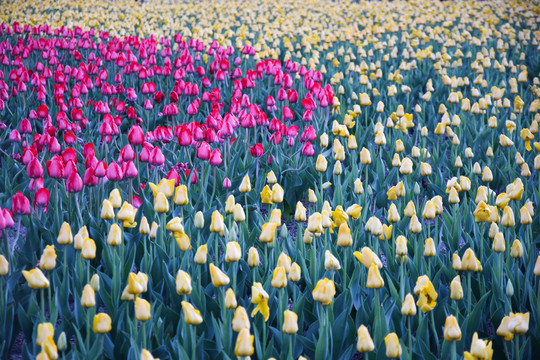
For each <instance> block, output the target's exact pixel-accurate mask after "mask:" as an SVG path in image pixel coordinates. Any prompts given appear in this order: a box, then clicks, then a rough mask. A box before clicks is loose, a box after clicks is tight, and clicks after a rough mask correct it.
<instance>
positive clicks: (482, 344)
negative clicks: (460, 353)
mask: <svg viewBox="0 0 540 360" xmlns="http://www.w3.org/2000/svg"><path fill="white" fill-rule="evenodd" d="M465 353H466V352H465ZM470 355H471V356H476V357H477V358H479V359H491V358H492V356H493V349H492V343H491V341H487V340H482V339H479V338H478V333H476V332H475V333H474V334H473V338H472V341H471V352H470ZM465 359H467V355H465Z"/></svg>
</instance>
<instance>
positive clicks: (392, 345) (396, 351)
mask: <svg viewBox="0 0 540 360" xmlns="http://www.w3.org/2000/svg"><path fill="white" fill-rule="evenodd" d="M384 343H385V345H386V357H389V358H398V357H400V356H401V345H400V343H399V339H398V337H397V334H396V333H390V334H388V335H386V337H385V338H384Z"/></svg>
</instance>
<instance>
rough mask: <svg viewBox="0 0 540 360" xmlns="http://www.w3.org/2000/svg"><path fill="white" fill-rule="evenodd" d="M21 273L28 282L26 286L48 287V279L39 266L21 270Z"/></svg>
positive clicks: (35, 287) (33, 287) (34, 287)
mask: <svg viewBox="0 0 540 360" xmlns="http://www.w3.org/2000/svg"><path fill="white" fill-rule="evenodd" d="M22 273H23V275H24V278H25V279H26V281H27V282H28V286H30V287H31V288H32V289H44V288H47V287H49V279H47V277H46V276H45V275H44V274H43V273H42V272H41V270H40V269H39V268H35V269H32V270H30V271H26V270H23V272H22Z"/></svg>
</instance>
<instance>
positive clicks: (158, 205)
mask: <svg viewBox="0 0 540 360" xmlns="http://www.w3.org/2000/svg"><path fill="white" fill-rule="evenodd" d="M154 211H155V212H157V213H159V214H163V213H166V212H168V211H169V200H167V197H166V196H165V194H163V193H162V192H158V194H157V195H156V197H155V200H154Z"/></svg>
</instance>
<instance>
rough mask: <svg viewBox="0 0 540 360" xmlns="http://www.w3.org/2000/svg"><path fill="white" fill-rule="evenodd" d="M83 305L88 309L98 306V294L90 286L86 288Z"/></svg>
mask: <svg viewBox="0 0 540 360" xmlns="http://www.w3.org/2000/svg"><path fill="white" fill-rule="evenodd" d="M81 305H82V306H83V307H86V308H89V307H93V306H96V294H95V292H94V289H93V288H92V286H90V284H86V285H85V286H84V289H83V292H82V296H81Z"/></svg>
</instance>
